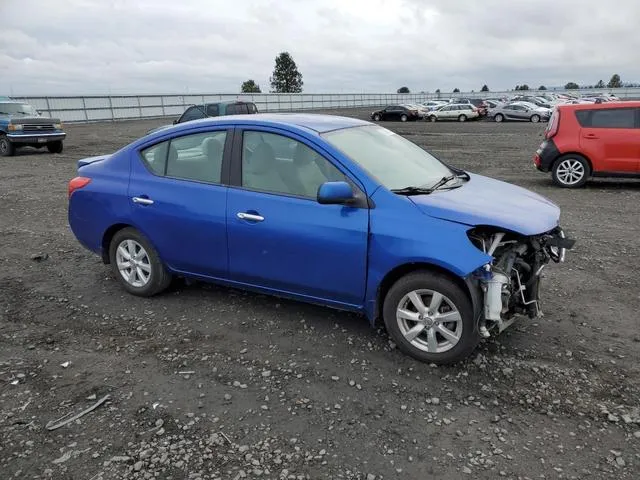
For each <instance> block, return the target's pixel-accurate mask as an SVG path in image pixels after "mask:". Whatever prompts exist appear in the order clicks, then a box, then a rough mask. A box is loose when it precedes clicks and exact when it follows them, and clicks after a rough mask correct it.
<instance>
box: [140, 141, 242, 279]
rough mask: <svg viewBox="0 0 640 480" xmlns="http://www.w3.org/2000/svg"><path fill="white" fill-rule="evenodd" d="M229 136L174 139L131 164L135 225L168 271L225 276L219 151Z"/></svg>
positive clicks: (146, 151) (223, 190) (223, 194)
mask: <svg viewBox="0 0 640 480" xmlns="http://www.w3.org/2000/svg"><path fill="white" fill-rule="evenodd" d="M230 132H232V131H229V132H227V131H226V130H224V129H218V130H217V131H210V132H206V133H198V134H191V135H184V136H181V137H175V138H172V139H171V140H166V141H164V142H161V143H158V144H155V145H152V146H149V147H147V148H145V149H143V150H142V151H141V152H140V156H136V158H132V159H131V177H130V178H131V181H130V184H129V197H130V200H131V209H132V219H133V222H134V226H135V227H136V228H137V229H138V230H140V231H141V232H142V233H143V234H144V235H145V236H146V237H147V238H148V239H149V240H150V241H151V243H152V244H153V245H154V246H155V248H156V250H158V254H159V255H160V258H162V260H163V261H164V262H165V263H166V264H167V265H168V266H169V267H170V268H171V269H172V270H176V271H180V272H185V273H190V274H196V275H203V276H208V277H224V276H226V274H227V266H228V262H227V235H226V213H227V211H226V207H227V204H226V202H227V190H228V187H226V186H224V185H221V181H220V179H221V170H222V160H223V152H224V150H225V145H228V146H227V147H226V148H227V149H230V144H231V142H230V141H229V142H227V137H229V140H230V139H231V133H230Z"/></svg>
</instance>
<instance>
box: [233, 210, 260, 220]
mask: <svg viewBox="0 0 640 480" xmlns="http://www.w3.org/2000/svg"><path fill="white" fill-rule="evenodd" d="M236 215H237V217H238V218H239V219H240V220H250V221H252V222H261V221H263V220H264V217H263V216H261V215H254V214H253V213H244V212H238V213H237V214H236Z"/></svg>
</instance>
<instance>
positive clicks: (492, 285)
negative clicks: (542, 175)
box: [468, 227, 575, 337]
mask: <svg viewBox="0 0 640 480" xmlns="http://www.w3.org/2000/svg"><path fill="white" fill-rule="evenodd" d="M468 236H469V239H470V240H471V242H472V243H473V244H474V245H475V246H476V247H477V248H478V249H480V250H481V251H482V252H484V253H486V254H487V255H490V256H491V257H493V260H492V261H491V262H490V263H487V264H486V265H484V266H483V267H482V268H480V269H478V270H477V271H476V272H474V275H473V279H474V282H475V283H476V284H477V285H478V287H479V288H480V289H481V290H482V293H483V308H482V314H481V316H480V334H481V335H482V336H484V337H488V336H489V335H490V332H491V331H497V332H498V333H500V332H502V331H503V330H504V329H505V328H507V327H508V326H509V325H511V324H512V323H513V322H514V320H515V319H516V317H517V316H518V315H527V316H529V317H530V318H536V317H539V316H542V311H541V309H540V280H541V274H542V271H543V269H544V268H545V267H546V265H547V264H548V263H549V262H550V261H553V262H555V263H560V262H563V261H564V259H565V254H566V251H567V250H570V249H571V248H572V247H573V244H574V243H575V241H574V240H571V239H568V238H567V237H566V235H565V233H564V231H563V230H562V229H561V228H560V227H557V228H555V229H553V230H551V231H549V232H546V233H543V234H540V235H533V236H523V235H519V234H517V233H513V232H508V231H501V230H498V229H495V228H491V227H476V228H474V229H472V230H470V231H469V232H468Z"/></svg>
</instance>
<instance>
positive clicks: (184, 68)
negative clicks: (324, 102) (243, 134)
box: [0, 0, 640, 95]
mask: <svg viewBox="0 0 640 480" xmlns="http://www.w3.org/2000/svg"><path fill="white" fill-rule="evenodd" d="M639 19H640V1H638V0H613V1H607V2H603V1H602V0H536V1H530V0H482V1H480V0H295V1H294V0H236V1H230V0H58V1H53V0H20V1H10V0H0V95H3V94H11V93H13V94H15V95H19V94H21V95H35V94H83V93H106V92H111V93H183V92H192V93H195V92H197V93H209V92H211V93H213V92H220V93H223V92H224V93H227V92H230V93H231V92H238V91H239V89H240V84H241V83H242V81H244V80H246V79H248V78H252V79H255V81H256V82H257V83H258V84H259V85H260V86H261V87H262V90H263V92H265V91H268V89H269V76H270V74H271V72H272V71H273V66H274V60H275V57H276V55H277V54H278V53H279V52H281V51H288V52H290V53H291V55H292V56H293V58H294V60H295V61H296V63H297V65H298V68H299V70H300V72H301V73H302V74H303V80H304V91H305V92H309V93H321V92H325V93H326V92H336V93H340V92H392V91H395V90H396V89H397V88H399V87H400V86H403V85H406V86H408V87H409V88H410V89H411V91H416V92H418V91H421V90H424V91H434V90H435V89H437V88H440V89H442V91H451V90H452V89H453V88H455V87H458V88H460V89H461V90H463V91H469V90H472V89H474V90H476V91H477V90H479V89H480V87H481V86H482V85H483V84H485V83H486V84H487V85H489V87H490V88H491V89H492V90H499V89H510V88H513V87H514V86H515V85H516V84H522V83H527V84H529V85H530V86H532V87H534V86H535V87H537V86H538V85H540V84H545V85H547V86H548V85H564V84H565V83H566V82H568V81H575V82H577V83H579V84H585V83H587V84H593V83H596V82H597V81H598V80H599V79H603V80H604V81H605V83H606V82H607V81H608V80H609V78H610V77H611V75H612V74H613V73H619V74H620V75H621V77H622V80H623V81H629V82H640V62H638V60H639V59H640V53H638V52H640V34H638V20H639Z"/></svg>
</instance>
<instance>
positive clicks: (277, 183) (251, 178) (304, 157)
mask: <svg viewBox="0 0 640 480" xmlns="http://www.w3.org/2000/svg"><path fill="white" fill-rule="evenodd" d="M242 143H243V148H242V186H243V187H245V188H249V189H251V190H259V191H264V192H271V193H280V194H284V195H293V196H298V197H305V198H310V199H315V198H316V197H317V194H318V188H319V187H320V185H322V184H323V183H325V182H331V181H347V178H346V176H345V175H344V174H342V173H341V172H340V171H339V170H338V169H337V168H336V167H334V166H333V164H331V162H329V161H328V160H326V159H325V158H324V157H322V156H321V155H319V154H318V153H316V152H315V151H314V150H313V149H311V148H309V147H308V146H306V145H305V144H303V143H301V142H298V141H297V140H294V139H292V138H289V137H285V136H283V135H278V134H274V133H266V132H255V131H245V132H244V134H243V140H242Z"/></svg>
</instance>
